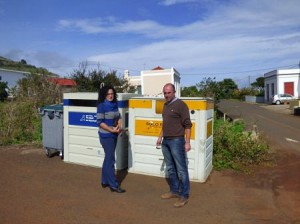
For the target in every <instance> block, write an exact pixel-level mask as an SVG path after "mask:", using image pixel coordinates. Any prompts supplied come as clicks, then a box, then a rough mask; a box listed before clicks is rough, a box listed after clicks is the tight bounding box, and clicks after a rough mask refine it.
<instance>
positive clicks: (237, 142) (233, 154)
mask: <svg viewBox="0 0 300 224" xmlns="http://www.w3.org/2000/svg"><path fill="white" fill-rule="evenodd" d="M244 129H245V124H244V123H243V122H237V123H232V122H229V121H223V120H222V119H216V120H215V122H214V156H213V165H214V168H216V169H227V168H229V169H235V170H242V171H245V172H249V171H250V169H251V167H252V166H255V165H260V164H263V163H264V162H267V161H270V159H272V158H271V157H272V155H271V154H270V153H269V145H268V143H267V142H266V141H265V139H264V138H263V136H261V135H259V133H256V134H253V133H252V132H247V131H244Z"/></svg>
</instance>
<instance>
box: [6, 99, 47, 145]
mask: <svg viewBox="0 0 300 224" xmlns="http://www.w3.org/2000/svg"><path fill="white" fill-rule="evenodd" d="M0 114H1V115H3V116H0V145H8V144H23V143H29V142H35V143H40V142H41V139H42V138H41V133H42V132H41V116H40V115H39V113H38V110H37V108H36V107H35V106H34V102H32V101H22V102H20V101H19V102H7V103H1V104H0Z"/></svg>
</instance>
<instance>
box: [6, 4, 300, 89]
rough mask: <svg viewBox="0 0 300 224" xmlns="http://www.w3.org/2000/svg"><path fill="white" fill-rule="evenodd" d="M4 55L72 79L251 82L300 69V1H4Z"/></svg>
mask: <svg viewBox="0 0 300 224" xmlns="http://www.w3.org/2000/svg"><path fill="white" fill-rule="evenodd" d="M0 56H3V57H6V58H9V59H12V60H15V61H20V60H21V59H24V60H26V62H27V64H32V65H35V66H37V67H43V68H46V69H48V70H49V71H51V72H54V73H56V74H58V75H60V76H61V77H69V76H70V74H72V72H74V70H76V69H79V65H80V63H87V66H88V67H87V68H88V69H89V70H93V69H101V70H104V71H108V72H109V71H117V74H118V75H120V76H122V75H123V73H124V70H129V73H130V75H132V76H137V75H140V72H141V71H142V70H151V69H153V68H155V67H157V66H160V67H162V68H166V69H167V68H172V67H173V68H175V69H176V70H177V71H178V72H179V73H180V76H181V86H192V85H195V84H197V83H200V82H201V81H202V80H203V79H204V78H216V80H217V81H221V80H223V79H226V78H230V79H232V80H234V81H235V82H236V83H237V84H238V85H239V87H248V86H250V83H252V82H255V81H256V78H258V77H261V76H263V74H264V73H266V72H269V71H272V70H276V69H289V68H299V65H300V1H299V0H284V1H283V0H86V1H82V0H26V1H22V0H0Z"/></svg>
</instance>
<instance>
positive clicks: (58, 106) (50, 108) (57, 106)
mask: <svg viewBox="0 0 300 224" xmlns="http://www.w3.org/2000/svg"><path fill="white" fill-rule="evenodd" d="M43 110H46V111H63V110H64V107H63V105H62V104H53V105H46V106H44V107H41V111H43Z"/></svg>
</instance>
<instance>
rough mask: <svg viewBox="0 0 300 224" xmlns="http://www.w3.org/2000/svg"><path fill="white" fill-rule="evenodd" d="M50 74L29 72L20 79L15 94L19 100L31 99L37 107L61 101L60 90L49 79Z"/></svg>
mask: <svg viewBox="0 0 300 224" xmlns="http://www.w3.org/2000/svg"><path fill="white" fill-rule="evenodd" d="M48 78H49V76H47V75H43V74H41V75H38V74H29V75H26V77H25V78H23V79H21V80H19V81H18V83H17V84H18V88H17V89H16V93H14V95H15V96H16V98H15V99H14V100H17V101H26V100H28V101H31V102H32V103H33V105H34V107H35V108H36V109H37V108H39V107H41V106H44V105H49V104H54V103H57V101H59V96H60V90H59V86H58V85H56V84H55V83H52V82H49V81H48Z"/></svg>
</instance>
